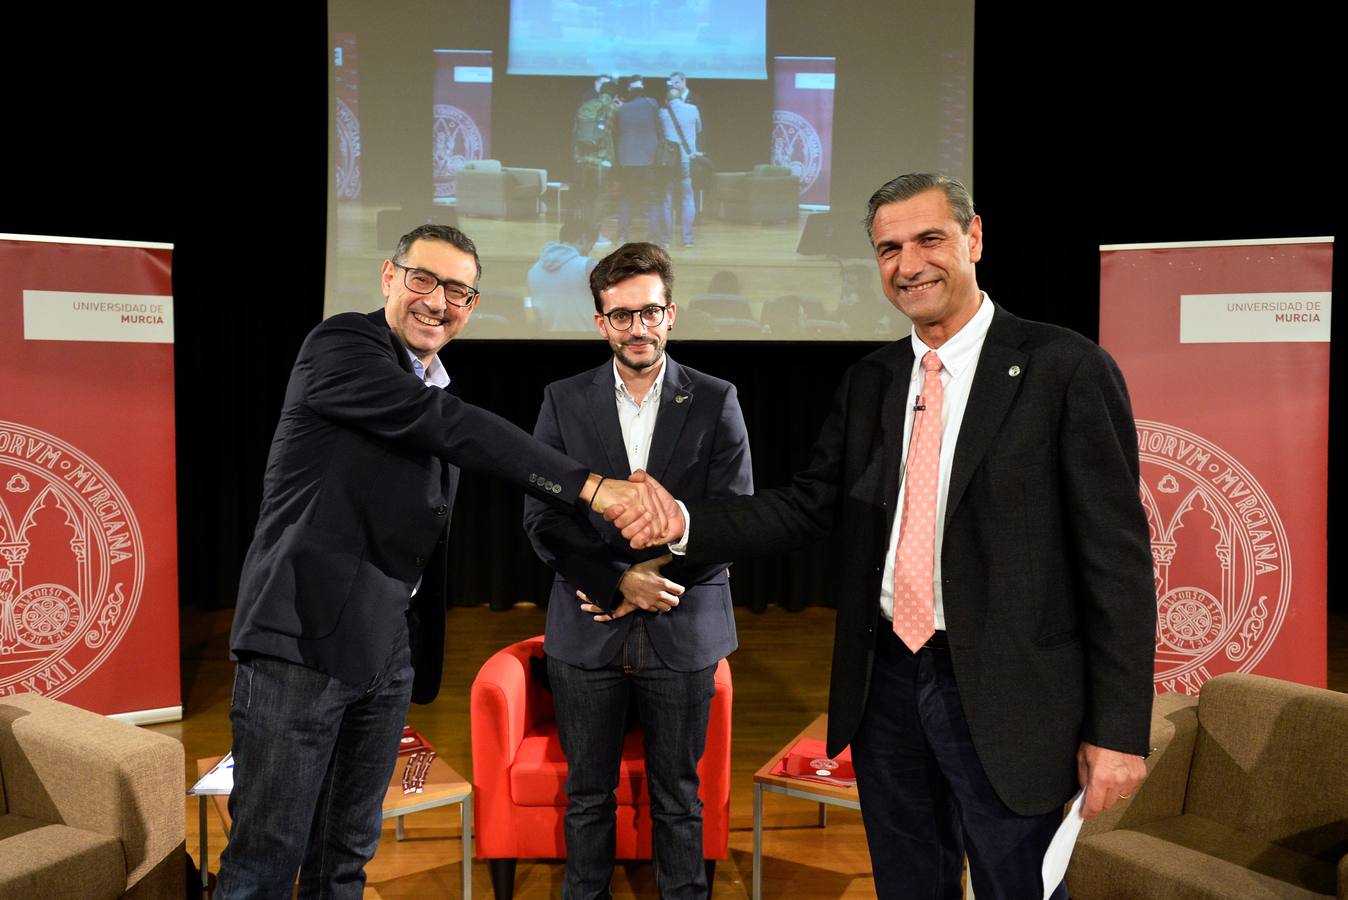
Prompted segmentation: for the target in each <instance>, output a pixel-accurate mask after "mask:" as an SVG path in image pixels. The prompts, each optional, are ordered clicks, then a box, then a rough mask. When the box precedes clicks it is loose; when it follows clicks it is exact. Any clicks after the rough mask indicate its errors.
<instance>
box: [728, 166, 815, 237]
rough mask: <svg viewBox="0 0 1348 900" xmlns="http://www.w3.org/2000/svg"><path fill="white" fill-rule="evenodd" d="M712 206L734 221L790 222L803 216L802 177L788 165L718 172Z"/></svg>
mask: <svg viewBox="0 0 1348 900" xmlns="http://www.w3.org/2000/svg"><path fill="white" fill-rule="evenodd" d="M711 202H712V209H713V211H714V214H715V215H716V217H717V218H720V219H726V220H728V221H731V222H750V223H754V224H758V223H763V222H787V223H791V224H794V223H795V222H796V220H797V219H798V218H799V216H800V176H798V175H794V174H792V172H791V169H790V168H789V167H787V166H772V165H758V166H754V168H753V171H752V172H717V173H716V174H715V176H713V178H712V188H711Z"/></svg>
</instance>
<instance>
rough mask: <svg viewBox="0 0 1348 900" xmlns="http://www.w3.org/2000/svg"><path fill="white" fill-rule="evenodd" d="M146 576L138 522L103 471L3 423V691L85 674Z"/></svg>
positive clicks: (60, 687) (48, 439)
mask: <svg viewBox="0 0 1348 900" xmlns="http://www.w3.org/2000/svg"><path fill="white" fill-rule="evenodd" d="M144 582H145V546H144V542H143V541H142V540H141V534H140V527H139V526H138V525H137V523H136V516H135V513H134V512H133V511H132V509H131V505H130V504H129V503H127V500H126V495H124V494H123V493H122V491H121V489H120V488H118V487H117V485H116V484H115V483H114V482H113V480H112V479H111V478H109V477H108V475H107V473H106V472H104V471H103V470H102V469H101V468H99V466H98V464H97V463H95V462H94V461H93V460H91V459H89V457H87V456H85V455H84V454H83V453H81V452H80V451H79V450H77V449H75V448H74V447H72V446H70V445H69V444H67V443H65V442H64V441H62V440H60V439H59V438H56V437H53V436H52V435H50V434H46V433H44V432H41V431H38V430H37V429H35V428H29V427H28V426H26V425H20V424H18V423H15V422H6V421H0V696H2V695H5V694H15V693H25V692H28V693H36V694H45V695H46V696H48V697H59V696H60V695H61V694H63V693H65V692H66V691H68V690H70V689H71V688H72V687H74V686H75V685H77V684H79V683H80V682H81V681H83V680H84V679H85V678H86V677H88V676H89V674H90V673H92V672H93V671H94V670H96V669H97V668H98V667H99V666H100V665H101V664H102V663H103V661H104V660H105V659H107V658H108V655H109V654H110V653H112V651H113V649H114V648H116V646H117V644H118V642H120V641H121V639H122V637H123V635H125V634H126V630H127V627H128V626H129V625H130V624H131V620H132V619H133V618H134V617H135V615H136V605H137V603H138V602H139V601H140V595H141V588H142V587H143V586H144Z"/></svg>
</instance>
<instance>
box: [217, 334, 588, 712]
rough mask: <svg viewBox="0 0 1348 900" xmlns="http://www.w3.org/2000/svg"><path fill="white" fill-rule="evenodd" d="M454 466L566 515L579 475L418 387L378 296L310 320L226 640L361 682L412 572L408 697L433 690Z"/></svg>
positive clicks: (495, 420) (375, 663)
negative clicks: (372, 304) (358, 309)
mask: <svg viewBox="0 0 1348 900" xmlns="http://www.w3.org/2000/svg"><path fill="white" fill-rule="evenodd" d="M459 466H463V467H465V468H468V469H473V470H477V471H482V472H487V473H489V474H492V475H496V476H498V477H500V478H504V479H505V480H507V481H510V482H512V483H514V484H518V485H520V486H521V487H523V488H524V489H525V490H527V491H529V492H531V493H532V494H534V495H536V496H538V497H540V498H543V497H546V498H547V500H548V501H549V502H550V503H551V504H553V505H556V506H557V507H558V508H559V509H563V510H565V509H570V510H571V511H572V514H573V515H575V514H576V503H577V501H576V498H577V496H578V494H579V493H580V488H581V485H582V484H584V482H585V478H586V476H587V474H588V470H587V469H586V468H585V467H584V466H582V465H580V464H578V463H576V462H575V461H573V460H570V459H567V458H566V457H565V456H563V455H562V454H560V453H558V452H556V451H555V450H553V449H551V448H550V447H545V446H543V445H542V444H540V443H538V442H537V441H534V440H532V439H531V438H530V437H529V436H528V435H527V434H525V433H524V432H523V431H521V430H520V429H518V428H516V427H515V426H514V425H512V424H510V423H509V422H507V421H506V420H504V419H502V418H500V417H499V416H496V415H494V414H492V413H489V412H487V411H486V410H483V409H478V408H477V407H475V406H471V405H469V404H467V403H464V402H463V401H461V400H459V398H458V397H456V396H454V395H453V394H452V393H450V392H449V391H442V390H439V389H437V388H427V387H426V386H425V385H424V384H423V383H422V381H421V379H419V378H417V376H416V375H414V374H413V373H412V364H411V360H410V359H409V358H408V355H407V350H406V348H404V347H403V345H402V342H401V341H400V340H399V339H398V337H397V335H395V334H394V333H393V332H392V331H391V330H390V329H389V327H388V324H387V323H386V322H385V320H384V311H383V310H382V309H379V310H376V311H374V312H372V313H369V314H368V315H361V314H359V313H343V314H342V315H338V316H333V317H332V318H330V319H328V320H327V321H325V322H323V323H321V324H320V325H319V326H318V327H317V328H315V329H314V330H313V331H312V332H310V333H309V336H308V337H307V338H305V341H304V345H303V346H302V347H301V348H300V353H299V357H298V358H297V359H296V360H295V366H294V368H293V369H292V370H291V373H290V383H289V385H288V386H287V388H286V398H285V405H284V406H283V408H282V410H281V420H280V422H279V423H278V424H277V426H276V435H275V437H274V438H273V439H272V445H271V453H270V455H269V457H268V459H267V471H266V475H265V477H264V481H263V495H262V507H261V510H260V511H259V514H258V522H257V529H256V531H255V532H254V535H253V543H252V545H251V546H250V547H249V549H248V555H247V557H246V558H245V559H244V564H243V572H242V574H241V575H240V578H239V599H238V606H237V607H236V609H235V612H234V627H233V630H232V632H231V634H230V650H231V651H232V652H233V653H234V654H235V655H238V654H240V653H243V654H248V653H262V654H267V655H270V656H277V657H280V658H281V659H286V660H289V661H291V662H294V663H299V664H301V665H305V666H309V667H311V668H314V669H317V670H319V671H321V672H325V673H327V674H329V675H331V676H333V677H335V678H338V679H340V680H342V681H346V682H349V683H356V684H358V683H360V682H363V681H366V680H368V679H370V678H371V677H373V676H374V675H375V673H376V672H377V671H378V669H379V667H380V666H381V665H383V663H384V661H385V660H386V659H387V658H388V655H389V651H390V649H391V648H392V645H393V640H394V639H395V636H396V635H397V634H398V633H399V630H400V628H401V623H400V622H399V617H401V616H402V615H403V612H404V611H405V610H406V609H407V608H408V598H409V597H411V594H412V588H413V587H414V586H415V585H416V584H417V581H418V579H421V586H420V588H419V589H418V590H417V594H416V597H415V599H414V600H413V610H414V612H415V613H416V619H417V620H419V627H417V628H416V629H415V631H414V633H413V634H412V651H413V656H412V661H413V665H414V666H415V668H416V680H415V683H414V686H413V699H414V700H416V701H417V702H419V703H426V702H429V701H430V700H431V699H433V698H434V696H435V694H436V691H437V690H438V689H439V685H440V670H441V666H442V662H443V653H444V639H445V566H446V554H445V539H446V536H447V534H448V531H449V520H450V507H451V506H452V505H453V503H454V492H455V488H456V487H457V484H458V475H459V470H458V467H459Z"/></svg>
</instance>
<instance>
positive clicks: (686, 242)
mask: <svg viewBox="0 0 1348 900" xmlns="http://www.w3.org/2000/svg"><path fill="white" fill-rule="evenodd" d="M683 245H684V246H685V247H691V246H693V242H692V241H684V242H683Z"/></svg>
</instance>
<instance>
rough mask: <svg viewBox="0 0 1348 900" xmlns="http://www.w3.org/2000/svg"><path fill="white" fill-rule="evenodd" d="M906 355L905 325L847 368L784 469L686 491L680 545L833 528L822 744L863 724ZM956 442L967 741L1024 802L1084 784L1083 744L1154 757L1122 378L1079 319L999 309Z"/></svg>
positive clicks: (703, 551)
mask: <svg viewBox="0 0 1348 900" xmlns="http://www.w3.org/2000/svg"><path fill="white" fill-rule="evenodd" d="M912 366H913V347H912V342H911V341H910V340H908V339H906V338H905V339H903V340H900V341H895V342H894V343H892V344H889V345H888V346H886V347H883V348H881V349H880V350H877V351H876V352H874V353H872V354H870V355H869V356H867V357H866V358H864V359H862V360H861V361H860V362H858V363H856V364H855V365H853V366H852V367H851V368H850V369H849V370H848V372H847V375H846V377H845V378H844V380H843V383H842V385H841V386H840V387H839V389H838V393H837V396H836V398H835V401H834V405H833V409H832V411H831V412H830V414H829V417H828V419H827V420H826V421H825V423H824V425H823V428H822V429H821V431H820V435H819V439H818V441H817V442H816V443H815V446H814V450H813V451H812V453H811V458H810V463H809V465H808V466H807V468H806V469H805V470H804V471H802V472H800V473H798V474H797V475H796V476H795V478H794V479H793V482H792V484H791V485H790V486H788V487H785V488H780V489H775V490H769V491H762V492H760V493H759V494H758V495H757V496H754V497H748V498H740V499H737V500H732V501H729V502H722V503H706V502H701V503H689V504H688V507H689V515H690V517H691V519H692V521H691V523H690V527H691V530H692V540H691V541H690V543H689V547H688V555H689V558H690V559H701V558H706V559H724V558H726V557H730V558H732V559H734V558H736V557H738V556H740V555H742V554H745V553H754V552H758V553H761V552H781V551H783V550H787V549H790V548H792V547H796V546H799V545H800V544H802V543H805V542H808V541H811V540H815V539H818V538H821V537H823V536H824V535H826V534H829V533H831V532H838V533H841V534H842V535H844V536H845V538H846V539H845V541H844V542H843V546H842V548H841V555H840V557H839V559H838V570H837V607H838V617H837V622H836V635H835V638H834V644H833V666H832V674H831V681H830V686H829V704H828V711H829V719H828V751H829V754H830V755H835V754H837V753H838V752H839V751H840V750H842V748H843V747H844V746H846V745H847V744H848V743H850V742H851V740H852V738H853V736H854V735H855V734H856V730H857V728H858V727H859V725H860V723H861V719H862V716H863V714H864V712H865V709H866V701H867V695H868V693H869V690H870V681H871V662H872V659H873V657H874V649H875V629H876V628H877V627H885V628H888V627H892V626H891V625H890V623H889V621H888V620H887V619H883V618H882V617H881V616H880V578H881V572H882V567H883V565H884V558H885V555H886V554H887V553H888V546H889V535H890V530H891V528H892V527H893V523H894V515H895V507H896V500H897V497H898V490H899V472H900V465H901V459H902V455H903V426H904V406H905V404H906V399H907V392H908V386H909V381H910V376H911V373H912ZM973 379H974V380H973V384H972V386H971V389H970V393H969V401H968V405H967V406H966V407H965V411H964V419H963V423H962V425H961V427H960V432H959V437H958V439H957V443H956V447H955V458H954V463H953V466H952V469H951V473H950V484H949V488H948V499H947V503H946V517H945V538H944V542H943V544H942V547H941V576H942V584H941V591H942V598H943V602H944V607H945V621H946V629H947V634H948V635H949V639H950V655H951V660H952V662H953V663H954V668H955V680H956V682H957V683H958V685H959V691H960V699H961V702H962V704H963V706H964V712H965V716H966V718H967V719H968V721H969V731H970V733H971V735H972V737H973V742H974V746H975V747H976V748H977V750H978V758H979V760H980V761H981V762H982V764H983V767H984V769H986V771H987V775H988V779H989V781H991V782H992V785H993V787H995V788H996V790H997V793H998V795H999V796H1000V797H1001V798H1002V800H1003V801H1004V802H1005V803H1006V804H1007V806H1009V807H1010V808H1011V809H1013V810H1015V811H1016V812H1017V813H1020V814H1022V815H1039V814H1043V813H1046V812H1048V811H1049V810H1051V809H1055V808H1057V807H1060V806H1061V805H1062V804H1063V802H1064V801H1065V800H1066V799H1067V798H1068V797H1070V796H1071V795H1072V793H1073V792H1075V790H1076V789H1077V786H1078V785H1077V775H1076V758H1075V755H1076V751H1077V746H1078V744H1079V743H1080V742H1081V741H1083V740H1084V741H1089V742H1091V743H1093V744H1097V745H1099V746H1102V747H1108V748H1110V749H1114V750H1120V751H1123V752H1125V753H1136V754H1145V753H1146V752H1147V746H1148V744H1147V741H1148V735H1149V729H1150V722H1151V701H1152V696H1153V690H1154V689H1153V687H1152V663H1153V656H1154V640H1153V639H1154V629H1155V623H1156V594H1155V588H1154V586H1153V583H1152V561H1151V544H1150V541H1149V538H1148V532H1147V520H1146V515H1145V513H1144V512H1143V510H1142V503H1141V501H1140V500H1139V495H1138V455H1137V434H1136V431H1135V429H1134V424H1133V416H1132V410H1131V408H1130V406H1129V403H1128V394H1127V389H1126V387H1125V385H1124V381H1123V375H1122V374H1121V373H1120V372H1119V370H1118V367H1117V366H1116V365H1115V364H1114V361H1113V360H1112V359H1110V357H1109V355H1108V354H1107V353H1105V352H1104V351H1103V350H1101V349H1100V348H1099V347H1098V346H1096V345H1095V344H1093V343H1092V342H1090V341H1088V340H1086V339H1085V338H1083V337H1081V336H1080V335H1078V334H1075V333H1073V332H1071V331H1068V330H1066V329H1063V328H1058V327H1056V326H1053V325H1046V324H1043V323H1039V322H1028V321H1025V320H1022V319H1018V318H1016V317H1015V316H1013V315H1011V314H1010V313H1008V312H1006V311H1005V310H1004V309H1001V308H1000V307H999V308H997V309H996V310H995V312H994V315H993V320H992V325H991V327H990V328H989V329H988V333H987V337H986V338H985V340H984V342H983V350H982V353H981V354H980V356H979V358H978V367H977V369H976V370H975V371H974V375H973Z"/></svg>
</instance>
